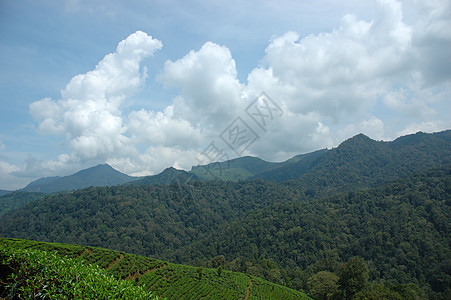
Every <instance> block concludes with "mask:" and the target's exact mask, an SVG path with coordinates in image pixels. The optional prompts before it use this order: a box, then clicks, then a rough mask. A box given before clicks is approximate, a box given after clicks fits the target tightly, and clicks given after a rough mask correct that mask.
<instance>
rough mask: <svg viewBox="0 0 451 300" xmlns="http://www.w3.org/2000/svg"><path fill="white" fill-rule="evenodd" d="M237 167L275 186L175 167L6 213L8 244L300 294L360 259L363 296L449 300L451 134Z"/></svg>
mask: <svg viewBox="0 0 451 300" xmlns="http://www.w3.org/2000/svg"><path fill="white" fill-rule="evenodd" d="M238 162H239V163H240V168H241V169H243V170H244V169H245V170H247V171H249V172H251V171H252V172H257V171H256V170H264V171H262V172H261V173H258V174H261V175H262V177H264V178H266V179H267V180H262V179H257V180H246V181H220V180H215V181H199V180H197V179H196V178H195V177H194V176H193V175H192V174H190V173H188V172H184V171H179V170H175V169H173V168H169V169H167V170H166V171H164V172H163V173H162V174H160V176H158V175H157V176H153V177H149V178H146V179H143V180H142V181H138V182H135V183H134V184H126V185H121V186H113V187H90V188H86V189H81V190H77V191H73V192H70V193H64V194H53V195H46V196H45V197H43V198H41V199H37V200H36V199H33V200H35V201H32V202H28V203H27V204H25V205H23V206H22V207H20V208H16V209H11V210H9V211H7V212H5V213H4V214H3V215H2V218H0V236H3V237H14V238H29V239H34V240H40V241H49V242H65V243H73V244H83V245H90V246H101V247H107V248H111V249H115V250H118V251H126V252H130V253H135V254H142V255H146V256H150V257H153V258H156V259H163V260H167V261H171V262H177V263H183V264H191V265H196V266H203V267H207V266H213V265H215V264H216V262H217V261H221V262H222V263H223V265H224V268H226V269H230V270H233V271H240V272H246V273H249V274H252V275H256V276H261V277H264V278H266V279H268V280H270V281H273V282H276V283H280V284H282V285H286V286H289V287H292V288H295V289H309V288H310V289H314V287H309V282H310V284H312V282H315V280H316V279H318V278H323V277H324V276H326V277H327V278H328V279H331V278H332V279H333V280H332V281H334V280H335V279H336V278H341V277H343V276H344V275H343V273H342V268H343V267H342V266H343V264H345V263H346V262H348V261H350V260H351V259H353V258H354V257H358V258H359V259H362V260H363V261H364V263H363V264H364V265H365V266H367V268H368V279H369V281H370V283H371V289H372V291H370V290H369V288H368V287H367V288H366V290H363V289H361V290H360V291H361V292H362V293H363V291H365V292H368V293H373V292H374V293H375V294H377V295H382V294H383V293H385V292H387V293H389V294H390V293H398V294H399V295H401V294H403V293H410V292H412V293H414V294H416V295H417V294H418V293H419V292H418V290H416V289H417V287H419V288H421V290H422V292H424V293H426V294H425V295H427V297H429V298H431V299H449V298H450V296H451V294H450V293H451V287H450V285H451V277H450V272H449V270H450V269H451V265H450V257H451V252H450V248H449V245H450V244H451V240H450V236H451V235H450V233H451V232H450V231H451V229H450V224H451V220H450V216H451V210H450V204H451V200H450V199H451V196H450V187H451V147H450V131H446V132H441V133H437V134H424V133H418V134H415V135H410V136H406V137H402V138H399V139H397V140H395V141H393V142H377V141H373V140H371V139H369V138H368V137H366V136H364V135H358V136H355V137H353V138H351V139H349V140H347V141H345V142H344V143H342V144H341V145H340V146H339V147H337V148H335V149H331V150H322V151H320V152H317V153H315V152H314V153H310V154H308V155H304V156H298V157H295V158H293V159H292V160H290V161H287V162H285V163H282V164H280V165H278V167H274V165H268V164H266V162H263V161H260V160H255V159H254V158H243V160H241V161H238ZM253 163H255V166H252V164H253ZM296 166H297V167H296ZM268 168H269V169H268ZM235 170H238V169H235ZM271 171H273V173H272V175H271ZM290 172H292V173H290ZM230 174H232V173H230ZM230 174H229V175H230ZM252 174H253V173H252ZM299 174H301V175H300V176H299V177H296V176H298V175H299ZM263 175H264V176H263ZM179 176H180V177H179ZM252 176H256V174H254V175H252ZM271 176H272V177H271ZM257 177H258V176H257ZM294 177H296V178H297V179H296V180H290V181H284V182H280V183H278V182H274V181H279V180H281V179H282V178H285V179H286V178H294ZM146 180H147V181H146ZM268 180H271V181H268ZM167 181H169V182H171V183H168V182H167ZM22 196H24V199H25V201H24V203H25V202H27V198H26V197H27V196H26V195H22ZM4 197H8V195H6V196H4ZM320 272H329V273H320ZM331 274H332V275H331ZM340 274H341V275H340ZM338 275H339V276H338ZM334 276H335V277H334ZM340 276H341V277H340ZM323 279H324V278H323ZM337 280H338V279H337ZM335 283H336V285H337V286H340V283H339V282H338V281H337V282H335ZM376 284H380V285H376ZM408 284H414V286H411V285H408ZM415 284H416V286H415ZM344 285H345V284H344V283H341V288H340V289H339V288H337V290H336V291H342V292H343V291H345V290H346V289H345V288H343V286H344ZM400 285H404V286H400ZM407 286H408V288H407V290H405V289H404V288H406V287H407ZM397 289H403V291H404V292H400V291H395V290H397ZM347 293H348V294H347V295H348V296H349V295H350V293H351V292H350V291H348V292H347ZM352 293H353V294H355V293H357V291H355V290H354V291H353V292H352ZM381 293H382V294H381ZM420 294H421V293H420ZM362 297H363V296H362ZM368 297H370V296H368ZM387 297H388V296H387ZM370 298H371V297H370ZM373 298H374V297H373ZM376 298H378V297H376ZM392 298H393V297H392Z"/></svg>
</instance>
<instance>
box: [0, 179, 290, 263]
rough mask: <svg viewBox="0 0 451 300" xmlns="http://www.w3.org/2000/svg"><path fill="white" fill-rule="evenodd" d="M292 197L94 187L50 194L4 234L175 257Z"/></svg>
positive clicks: (230, 189) (238, 190) (210, 186)
mask: <svg viewBox="0 0 451 300" xmlns="http://www.w3.org/2000/svg"><path fill="white" fill-rule="evenodd" d="M294 197H295V196H294V193H293V192H292V191H291V190H288V189H286V188H284V187H282V186H279V185H276V184H271V183H267V182H263V181H258V182H242V183H233V182H222V181H217V182H198V181H193V182H191V181H190V182H188V183H187V184H185V185H179V184H177V183H172V184H170V185H156V186H150V185H144V186H129V185H123V186H115V187H92V188H86V189H83V190H77V191H75V192H72V193H66V194H56V195H48V196H47V197H46V198H45V199H43V200H38V201H34V202H32V203H28V204H26V205H25V206H23V207H21V208H20V209H16V210H12V211H9V212H7V213H5V214H4V215H3V216H2V218H0V236H7V237H15V238H30V239H34V240H41V241H49V242H55V241H57V242H67V243H76V244H86V245H92V246H102V247H108V248H112V249H116V250H121V251H127V252H132V253H137V254H143V255H152V256H153V257H156V258H161V259H173V258H174V256H173V253H174V251H176V250H177V249H179V248H180V247H183V246H186V245H188V244H190V243H191V242H193V241H195V240H198V239H200V238H202V237H204V236H205V235H206V234H207V233H209V232H211V231H212V230H215V229H217V228H218V226H219V225H220V224H222V223H224V222H228V221H230V220H232V219H234V218H237V217H239V216H242V215H245V214H246V213H247V212H248V211H250V210H253V209H257V208H261V207H266V206H268V205H271V204H273V203H275V202H281V201H287V199H294ZM199 258H200V259H203V257H201V256H200V257H199Z"/></svg>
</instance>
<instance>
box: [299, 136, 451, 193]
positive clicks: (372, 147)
mask: <svg viewBox="0 0 451 300" xmlns="http://www.w3.org/2000/svg"><path fill="white" fill-rule="evenodd" d="M447 164H451V140H450V139H449V131H444V132H441V133H435V134H426V133H421V132H420V133H417V134H414V135H408V136H404V137H401V138H398V139H396V140H395V141H393V142H379V141H374V140H372V139H370V138H369V137H367V136H365V135H363V134H359V135H356V136H354V137H353V138H350V139H348V140H346V141H344V142H343V143H342V144H340V145H339V146H338V147H337V148H334V149H332V150H330V151H327V153H325V154H324V155H323V156H321V157H320V158H319V159H318V160H317V161H316V162H315V166H314V167H313V168H312V169H311V170H309V171H308V172H306V173H305V174H304V175H303V176H301V178H300V179H299V180H298V181H297V182H295V183H293V184H294V186H296V187H297V188H300V189H302V190H305V191H306V193H307V195H308V196H309V197H319V196H324V195H327V194H331V193H336V192H342V191H351V190H353V189H356V188H367V187H376V186H378V185H381V184H384V183H387V182H390V181H393V180H396V179H398V178H403V177H406V176H410V175H412V174H415V173H417V172H422V171H425V170H427V169H430V168H434V167H439V166H443V165H447Z"/></svg>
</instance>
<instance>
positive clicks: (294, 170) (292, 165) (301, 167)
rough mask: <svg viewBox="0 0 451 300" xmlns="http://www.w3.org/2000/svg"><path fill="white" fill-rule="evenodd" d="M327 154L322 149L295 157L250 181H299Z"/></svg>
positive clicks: (260, 173)
mask: <svg viewBox="0 0 451 300" xmlns="http://www.w3.org/2000/svg"><path fill="white" fill-rule="evenodd" d="M327 152H328V150H327V149H322V150H318V151H314V152H311V153H306V154H300V155H296V156H295V157H293V158H291V159H289V160H287V161H286V162H283V163H279V164H278V166H275V167H274V168H272V169H270V170H267V171H263V172H259V173H256V174H255V175H254V176H252V177H251V178H250V179H265V180H268V181H275V182H281V181H287V180H296V179H299V178H300V177H301V176H302V175H304V174H305V173H307V172H308V171H310V170H311V169H313V168H314V167H315V166H316V164H317V163H318V160H319V159H320V158H321V157H322V156H323V155H325V154H326V153H327Z"/></svg>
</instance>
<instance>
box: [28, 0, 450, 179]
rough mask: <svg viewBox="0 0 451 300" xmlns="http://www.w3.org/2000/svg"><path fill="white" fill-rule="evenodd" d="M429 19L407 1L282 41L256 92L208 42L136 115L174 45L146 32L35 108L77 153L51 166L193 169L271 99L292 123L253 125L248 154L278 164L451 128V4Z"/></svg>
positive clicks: (254, 83)
mask: <svg viewBox="0 0 451 300" xmlns="http://www.w3.org/2000/svg"><path fill="white" fill-rule="evenodd" d="M418 5H420V4H418ZM421 5H423V4H421ZM425 11H426V12H427V13H426V14H425V15H422V17H421V18H420V20H419V21H418V22H417V23H411V24H407V22H406V21H405V20H404V17H403V7H402V5H401V3H400V2H397V1H394V0H380V1H378V11H377V12H376V15H375V17H374V18H373V19H372V20H362V19H359V17H358V16H356V15H353V14H348V15H345V16H344V17H343V18H342V19H341V23H340V26H338V27H337V28H336V29H333V30H330V31H328V32H322V33H319V34H311V35H308V36H303V37H302V36H301V35H300V34H299V33H297V32H295V31H288V32H286V33H285V34H282V35H279V36H275V37H274V38H273V39H272V40H271V41H270V42H269V44H268V46H267V47H266V50H265V55H264V57H263V58H262V60H261V61H262V64H261V65H260V66H258V67H256V68H255V69H254V70H252V71H251V72H250V73H249V74H248V77H247V84H243V83H241V82H240V81H239V80H238V79H237V76H238V74H237V69H236V63H235V60H234V59H233V56H232V53H231V51H230V50H229V49H228V48H227V47H225V46H220V45H218V44H216V43H213V42H206V43H205V44H204V45H203V46H202V47H201V48H200V49H199V50H192V51H190V52H189V53H187V54H186V55H185V56H183V57H182V58H180V59H176V60H168V61H166V63H165V64H164V68H163V70H159V71H160V73H159V74H160V75H159V76H158V77H157V79H156V80H157V81H158V82H159V83H162V84H163V85H164V86H165V87H166V88H171V89H175V90H176V91H178V95H177V96H176V97H175V98H174V99H172V103H169V104H167V106H166V107H165V108H162V109H161V110H155V109H154V110H148V109H147V108H145V107H143V108H142V109H138V110H134V111H131V112H128V113H127V114H126V115H125V112H124V108H125V107H126V104H127V103H126V100H127V99H130V98H131V97H132V96H133V95H135V94H136V93H137V92H139V90H140V89H141V88H142V87H143V85H144V83H145V81H146V77H147V75H146V74H147V73H146V68H145V67H144V66H143V59H144V58H145V57H148V56H150V55H152V54H153V53H154V52H155V51H157V50H159V49H161V48H162V43H161V42H160V41H158V40H156V39H154V38H152V37H150V36H148V35H147V34H146V33H143V32H140V31H138V32H136V33H134V34H132V35H130V36H129V37H127V38H126V39H125V40H123V41H122V42H120V43H119V45H118V46H117V49H116V51H115V52H114V53H111V54H108V55H106V56H105V57H104V58H103V60H102V61H100V62H99V63H98V65H97V66H96V67H95V69H94V70H92V71H89V72H87V73H86V74H80V75H77V76H75V77H73V78H72V79H71V80H70V82H69V83H68V84H67V86H66V87H65V89H63V90H62V92H61V99H59V100H56V101H55V100H52V99H50V98H44V99H42V100H39V101H36V102H34V103H32V104H31V105H30V113H31V115H32V116H33V118H34V120H35V122H36V123H37V125H38V130H39V132H40V133H43V134H52V135H61V136H64V137H65V138H66V139H67V141H68V145H69V146H70V147H71V149H72V153H66V154H62V155H60V156H59V157H58V158H57V159H56V160H54V161H45V162H39V167H40V168H42V169H46V170H54V169H58V168H63V167H64V166H66V167H67V166H68V165H71V164H72V165H76V164H82V163H86V162H94V161H95V162H108V163H110V164H112V165H113V166H114V167H116V168H118V169H120V170H121V171H124V172H127V173H129V174H135V175H137V174H140V175H142V174H149V173H156V172H159V171H161V170H163V169H164V168H166V167H168V166H170V165H173V166H176V167H181V168H185V169H189V168H190V167H191V166H192V165H196V164H197V163H196V160H195V157H196V156H197V155H198V154H199V151H202V150H200V149H204V148H205V147H206V146H207V145H208V143H210V142H211V141H213V140H217V139H218V136H219V135H220V134H221V132H222V131H223V130H224V129H225V128H226V127H227V126H228V125H229V124H230V123H231V122H232V121H233V120H235V118H236V117H238V116H240V117H243V118H246V114H245V112H244V109H245V108H246V107H247V105H249V103H251V101H253V100H254V99H255V97H257V96H258V95H259V94H260V93H261V92H263V91H264V92H266V93H267V94H268V95H269V96H270V97H271V98H272V99H273V100H274V101H275V102H276V103H277V104H278V105H279V106H280V107H281V109H282V110H283V116H282V117H280V118H276V119H274V120H272V121H271V123H270V124H269V126H268V127H267V128H266V130H265V131H263V130H261V128H259V127H258V126H256V124H254V123H253V121H252V120H250V119H249V118H248V119H245V120H246V122H248V124H249V125H250V126H254V127H253V129H254V130H255V131H256V132H257V133H258V135H259V136H260V138H259V139H258V140H257V141H256V142H255V143H254V144H253V145H252V146H251V147H250V148H249V149H248V150H247V152H245V154H253V155H257V156H260V157H262V158H264V159H267V160H272V161H276V160H284V159H287V158H289V157H290V156H292V155H295V154H298V153H302V152H307V151H313V150H316V149H320V148H324V147H331V146H336V145H337V144H338V143H339V142H341V141H342V140H344V139H346V138H348V137H349V136H352V135H354V134H357V133H360V132H363V133H365V134H367V135H369V136H370V137H372V138H374V139H385V138H387V137H388V138H391V137H394V136H395V135H397V134H399V133H411V132H414V131H417V130H424V131H428V130H430V131H434V130H441V129H444V128H446V127H447V126H448V127H449V126H450V123H449V122H447V121H443V120H445V119H446V118H447V115H448V114H449V110H450V107H449V104H448V100H449V98H450V91H451V84H450V78H451V75H450V74H451V72H450V71H449V70H450V69H451V67H450V66H451V64H450V59H449V55H445V53H446V54H447V52H448V51H447V50H449V49H451V47H450V46H451V43H450V41H451V35H450V34H449V33H446V32H448V31H446V30H445V28H449V27H451V26H448V25H450V24H449V22H450V18H448V16H449V13H450V5H449V3H445V2H443V1H436V2H434V3H432V4H428V5H427V7H426V8H425ZM444 31H446V32H444ZM151 80H154V79H153V78H151ZM150 106H151V107H152V105H150ZM230 153H232V151H230ZM27 165H28V164H27ZM29 165H30V166H31V165H32V161H30V162H29Z"/></svg>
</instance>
